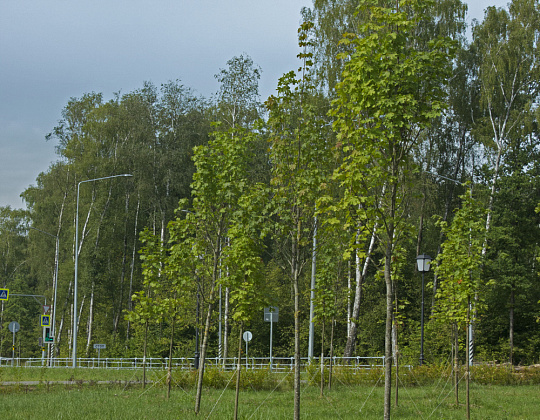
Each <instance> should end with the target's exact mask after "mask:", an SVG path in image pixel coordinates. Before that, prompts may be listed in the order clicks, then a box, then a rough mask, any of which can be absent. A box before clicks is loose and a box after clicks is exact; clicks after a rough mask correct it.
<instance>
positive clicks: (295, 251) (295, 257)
mask: <svg viewBox="0 0 540 420" xmlns="http://www.w3.org/2000/svg"><path fill="white" fill-rule="evenodd" d="M295 213H296V238H294V239H293V241H292V249H291V251H292V252H291V275H292V281H293V292H294V420H300V363H301V361H300V290H299V284H298V283H299V276H300V270H299V246H300V238H301V234H302V230H301V223H300V209H299V208H298V207H297V208H296V209H295Z"/></svg>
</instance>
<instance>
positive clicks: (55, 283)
mask: <svg viewBox="0 0 540 420" xmlns="http://www.w3.org/2000/svg"><path fill="white" fill-rule="evenodd" d="M30 229H34V230H37V231H38V232H41V233H44V234H45V235H49V236H52V237H53V238H56V252H55V256H54V300H53V311H52V325H51V336H52V337H53V338H54V334H55V333H56V291H57V290H58V262H59V261H58V251H59V249H60V243H59V239H58V236H56V235H53V234H52V233H49V232H45V231H44V230H41V229H38V228H35V227H32V226H30ZM55 344H56V343H55V342H53V354H52V355H51V356H52V357H53V358H54V345H55ZM49 345H50V343H49ZM49 350H50V348H49ZM49 353H50V351H49Z"/></svg>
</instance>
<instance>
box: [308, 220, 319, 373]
mask: <svg viewBox="0 0 540 420" xmlns="http://www.w3.org/2000/svg"><path fill="white" fill-rule="evenodd" d="M316 272H317V216H315V227H314V230H313V254H312V258H311V293H310V301H309V343H308V359H309V362H310V363H311V359H313V347H314V341H315V339H314V336H315V325H314V324H313V317H314V315H315V275H316Z"/></svg>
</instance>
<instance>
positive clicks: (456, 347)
mask: <svg viewBox="0 0 540 420" xmlns="http://www.w3.org/2000/svg"><path fill="white" fill-rule="evenodd" d="M453 330H454V394H455V397H456V407H459V328H458V326H457V324H454V328H453Z"/></svg>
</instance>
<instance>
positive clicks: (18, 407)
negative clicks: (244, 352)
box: [0, 369, 540, 420]
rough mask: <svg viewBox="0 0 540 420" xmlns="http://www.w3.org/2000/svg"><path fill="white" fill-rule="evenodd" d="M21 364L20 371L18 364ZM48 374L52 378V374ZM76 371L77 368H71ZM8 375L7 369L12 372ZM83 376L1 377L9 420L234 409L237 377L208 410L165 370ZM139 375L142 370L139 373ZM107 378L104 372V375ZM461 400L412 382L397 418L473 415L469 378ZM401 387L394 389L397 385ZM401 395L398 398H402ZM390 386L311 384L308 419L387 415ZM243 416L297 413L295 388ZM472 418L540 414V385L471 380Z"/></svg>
mask: <svg viewBox="0 0 540 420" xmlns="http://www.w3.org/2000/svg"><path fill="white" fill-rule="evenodd" d="M16 370H17V369H16ZM50 371H51V370H48V371H46V372H47V373H46V374H41V375H42V376H43V375H45V376H49V372H50ZM71 372H72V371H71ZM4 373H5V372H4ZM77 373H78V374H77V376H78V377H79V378H80V377H82V376H81V375H84V376H88V377H89V378H88V380H90V382H86V380H85V381H83V380H81V379H78V380H76V381H75V382H71V383H63V384H58V383H56V384H51V383H49V384H47V381H49V380H50V379H49V378H47V379H46V380H45V381H43V380H40V379H39V378H38V379H37V380H38V381H39V382H38V383H30V384H25V383H24V381H27V380H32V378H30V377H31V376H32V377H33V379H34V380H36V374H38V375H37V376H39V373H38V372H35V371H34V374H33V375H32V374H30V373H29V372H28V370H25V369H20V370H19V373H17V372H16V371H10V374H9V375H6V374H3V375H2V374H1V373H0V378H1V381H4V382H5V381H8V380H16V382H17V384H10V385H2V386H0V401H1V407H2V412H3V415H2V417H3V418H6V419H80V420H86V419H156V420H165V419H180V420H184V419H195V418H197V419H201V418H202V419H207V418H210V419H229V418H232V417H233V412H234V389H232V388H231V387H233V386H234V380H232V381H231V383H230V385H229V388H227V389H225V390H224V389H215V388H205V390H204V393H203V397H202V405H201V412H200V414H199V416H195V414H194V412H193V407H194V401H195V389H194V388H193V387H189V388H182V387H181V386H180V385H178V384H176V385H175V386H173V388H172V391H171V395H170V398H169V399H167V391H166V387H165V386H164V382H163V380H164V376H163V372H160V373H159V374H158V373H157V372H153V373H151V375H150V376H153V377H154V378H152V377H150V378H149V379H153V380H154V381H155V383H154V384H152V385H147V387H146V389H144V390H143V389H142V385H141V384H134V383H128V382H126V381H129V380H133V378H134V374H133V373H130V372H125V371H124V372H122V371H116V378H113V376H115V375H114V371H108V372H107V373H103V374H102V373H97V372H92V371H91V370H87V371H86V372H83V373H81V372H77ZM69 374H70V371H69V370H66V371H65V372H62V371H57V372H55V373H54V376H55V378H54V380H69V379H70V378H69V377H66V376H67V375H69ZM102 375H104V376H106V377H108V378H107V379H109V380H116V382H114V383H97V382H92V381H94V379H92V378H91V377H92V376H94V377H95V379H99V380H103V379H105V378H104V377H103V376H102ZM137 375H139V373H137ZM98 377H99V378H98ZM460 389H461V392H462V394H461V395H460V406H459V407H456V406H455V404H454V402H455V397H454V394H453V390H452V387H451V384H449V383H442V382H441V383H439V384H438V385H426V386H407V387H400V388H399V406H398V407H395V406H393V407H392V418H394V419H415V420H418V419H463V418H465V406H464V403H465V395H464V390H465V386H464V384H461V388H460ZM393 392H394V391H393ZM394 395H395V394H393V396H392V401H393V402H394ZM382 416H383V388H382V387H381V386H368V385H354V386H346V385H343V384H339V383H338V384H336V385H335V386H333V387H332V389H331V390H327V389H325V392H324V396H323V397H321V396H320V389H319V387H318V386H317V385H310V384H308V383H307V381H306V382H304V383H303V389H302V396H301V417H302V418H305V419H381V418H382ZM239 417H240V418H242V419H290V418H292V417H293V393H292V391H290V390H283V389H280V390H276V391H272V390H264V391H255V390H243V391H241V393H240V416H239ZM471 418H473V419H540V386H537V385H520V386H509V385H497V386H491V385H478V384H472V385H471Z"/></svg>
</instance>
